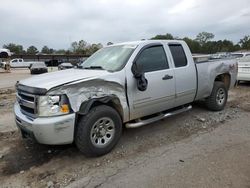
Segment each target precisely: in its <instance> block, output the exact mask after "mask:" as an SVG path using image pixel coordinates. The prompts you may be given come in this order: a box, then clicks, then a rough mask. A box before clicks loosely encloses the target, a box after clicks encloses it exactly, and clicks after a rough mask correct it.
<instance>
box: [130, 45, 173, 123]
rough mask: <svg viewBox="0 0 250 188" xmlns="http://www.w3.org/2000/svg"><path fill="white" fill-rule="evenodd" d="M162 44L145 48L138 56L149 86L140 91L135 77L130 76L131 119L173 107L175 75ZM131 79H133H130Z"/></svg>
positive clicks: (137, 61) (137, 60)
mask: <svg viewBox="0 0 250 188" xmlns="http://www.w3.org/2000/svg"><path fill="white" fill-rule="evenodd" d="M168 62H169V61H168V58H167V57H166V53H165V49H164V46H163V45H162V44H157V45H150V46H148V47H147V46H146V47H145V48H143V49H142V50H141V51H140V52H139V53H138V57H137V58H136V63H137V64H138V65H140V66H141V67H142V69H143V72H144V73H145V78H146V79H147V81H148V86H147V89H146V90H145V91H139V90H138V88H137V84H136V79H135V78H134V77H131V78H128V79H129V80H128V82H129V83H132V84H128V91H129V92H128V96H129V103H130V104H131V105H130V119H136V118H139V117H143V116H147V115H151V114H154V113H157V112H160V111H163V110H166V109H169V108H172V106H173V104H174V98H175V76H174V71H173V69H171V68H170V67H169V64H168ZM130 79H131V80H130Z"/></svg>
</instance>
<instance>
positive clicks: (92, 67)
mask: <svg viewBox="0 0 250 188" xmlns="http://www.w3.org/2000/svg"><path fill="white" fill-rule="evenodd" d="M83 68H84V69H100V70H105V69H104V68H103V67H102V66H89V67H83Z"/></svg>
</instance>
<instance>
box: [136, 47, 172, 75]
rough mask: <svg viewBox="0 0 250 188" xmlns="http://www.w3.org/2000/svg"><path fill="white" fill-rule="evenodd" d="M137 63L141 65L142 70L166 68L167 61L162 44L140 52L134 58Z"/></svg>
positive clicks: (150, 70)
mask: <svg viewBox="0 0 250 188" xmlns="http://www.w3.org/2000/svg"><path fill="white" fill-rule="evenodd" d="M136 63H137V65H139V66H141V67H142V70H143V71H144V72H152V71H157V70H162V69H168V68H169V66H168V62H167V58H166V54H165V51H164V49H163V47H162V46H153V47H149V48H146V49H145V50H143V51H142V52H141V54H140V55H139V57H138V59H137V60H136Z"/></svg>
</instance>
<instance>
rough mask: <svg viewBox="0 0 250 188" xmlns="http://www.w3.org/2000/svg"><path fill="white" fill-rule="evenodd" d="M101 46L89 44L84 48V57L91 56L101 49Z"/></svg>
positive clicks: (99, 44)
mask: <svg viewBox="0 0 250 188" xmlns="http://www.w3.org/2000/svg"><path fill="white" fill-rule="evenodd" d="M102 47H103V46H102V44H101V43H98V44H91V45H89V46H88V47H87V48H86V55H92V54H93V53H95V52H96V51H97V50H99V49H101V48H102Z"/></svg>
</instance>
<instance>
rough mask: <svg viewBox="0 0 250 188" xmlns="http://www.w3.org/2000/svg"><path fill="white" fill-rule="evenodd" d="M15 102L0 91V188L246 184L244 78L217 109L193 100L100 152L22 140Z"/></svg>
mask: <svg viewBox="0 0 250 188" xmlns="http://www.w3.org/2000/svg"><path fill="white" fill-rule="evenodd" d="M0 76H1V75H0ZM1 82H2V80H1ZM14 100H15V94H14V93H13V90H12V89H9V90H6V89H2V90H1V94H0V114H1V116H0V117H1V118H0V182H1V185H0V187H65V186H68V187H250V136H249V135H250V117H249V112H250V83H248V84H241V85H240V86H238V87H237V88H235V89H233V90H232V91H231V92H230V97H229V102H228V104H227V106H226V109H225V110H224V111H222V112H210V111H207V110H206V109H204V108H203V105H202V103H196V104H194V105H193V109H192V110H191V111H189V112H187V113H183V114H180V115H178V116H175V117H171V118H168V119H165V120H163V121H159V122H156V123H153V124H150V125H147V126H144V127H141V128H137V129H124V132H123V136H122V138H121V140H120V142H119V144H118V145H117V146H116V148H115V149H114V150H113V151H112V152H111V153H109V154H107V155H105V156H102V157H99V158H86V157H84V156H83V155H82V154H81V153H80V152H78V150H77V149H76V148H75V146H74V145H67V146H44V145H39V144H36V143H34V142H32V141H24V140H22V138H21V137H20V134H19V132H18V131H17V130H16V128H15V126H14V121H13V113H12V106H13V103H14Z"/></svg>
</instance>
